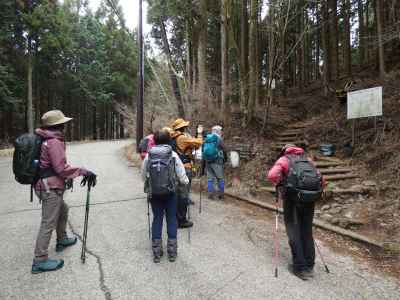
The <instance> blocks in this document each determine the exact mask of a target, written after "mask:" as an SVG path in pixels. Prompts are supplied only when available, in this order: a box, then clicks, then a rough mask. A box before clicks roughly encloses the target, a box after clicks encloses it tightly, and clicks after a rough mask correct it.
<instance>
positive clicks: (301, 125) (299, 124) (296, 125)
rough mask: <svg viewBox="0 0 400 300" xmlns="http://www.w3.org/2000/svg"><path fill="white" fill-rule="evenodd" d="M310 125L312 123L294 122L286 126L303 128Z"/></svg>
mask: <svg viewBox="0 0 400 300" xmlns="http://www.w3.org/2000/svg"><path fill="white" fill-rule="evenodd" d="M310 125H312V123H296V124H290V125H289V126H288V127H289V128H291V129H304V128H307V127H308V126H310Z"/></svg>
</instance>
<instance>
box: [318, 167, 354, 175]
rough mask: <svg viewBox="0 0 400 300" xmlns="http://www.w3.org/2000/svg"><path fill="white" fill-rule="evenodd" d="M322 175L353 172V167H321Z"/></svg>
mask: <svg viewBox="0 0 400 300" xmlns="http://www.w3.org/2000/svg"><path fill="white" fill-rule="evenodd" d="M319 171H320V172H321V174H322V175H333V174H343V173H351V172H353V170H352V169H346V168H335V169H321V170H319Z"/></svg>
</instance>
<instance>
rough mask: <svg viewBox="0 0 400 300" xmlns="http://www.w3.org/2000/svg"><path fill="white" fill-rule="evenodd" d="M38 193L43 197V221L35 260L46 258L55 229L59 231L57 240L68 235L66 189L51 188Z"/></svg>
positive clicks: (37, 241)
mask: <svg viewBox="0 0 400 300" xmlns="http://www.w3.org/2000/svg"><path fill="white" fill-rule="evenodd" d="M36 195H37V196H38V197H39V196H41V199H42V221H41V223H40V230H39V234H38V236H37V240H36V247H35V260H46V259H47V258H48V248H49V244H50V240H51V234H52V232H53V230H56V231H57V240H61V239H63V238H65V237H66V231H65V229H66V226H67V220H68V206H67V204H66V203H65V202H64V199H63V195H64V191H60V190H50V192H48V193H46V192H44V191H43V192H42V193H41V195H40V193H39V192H37V193H36Z"/></svg>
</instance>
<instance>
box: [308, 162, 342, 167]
mask: <svg viewBox="0 0 400 300" xmlns="http://www.w3.org/2000/svg"><path fill="white" fill-rule="evenodd" d="M343 165H344V163H341V162H333V161H331V162H329V161H316V162H315V166H316V167H317V168H318V169H319V168H329V167H339V166H343Z"/></svg>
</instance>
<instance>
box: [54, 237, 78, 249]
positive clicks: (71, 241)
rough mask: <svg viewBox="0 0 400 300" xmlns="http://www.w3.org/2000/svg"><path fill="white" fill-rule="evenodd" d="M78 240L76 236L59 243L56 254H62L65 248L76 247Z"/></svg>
mask: <svg viewBox="0 0 400 300" xmlns="http://www.w3.org/2000/svg"><path fill="white" fill-rule="evenodd" d="M77 240H78V239H77V238H76V236H74V237H72V238H69V237H65V238H63V239H62V240H59V241H57V244H56V252H61V251H63V250H64V249H65V248H67V247H70V246H73V245H75V244H76V242H77Z"/></svg>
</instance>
